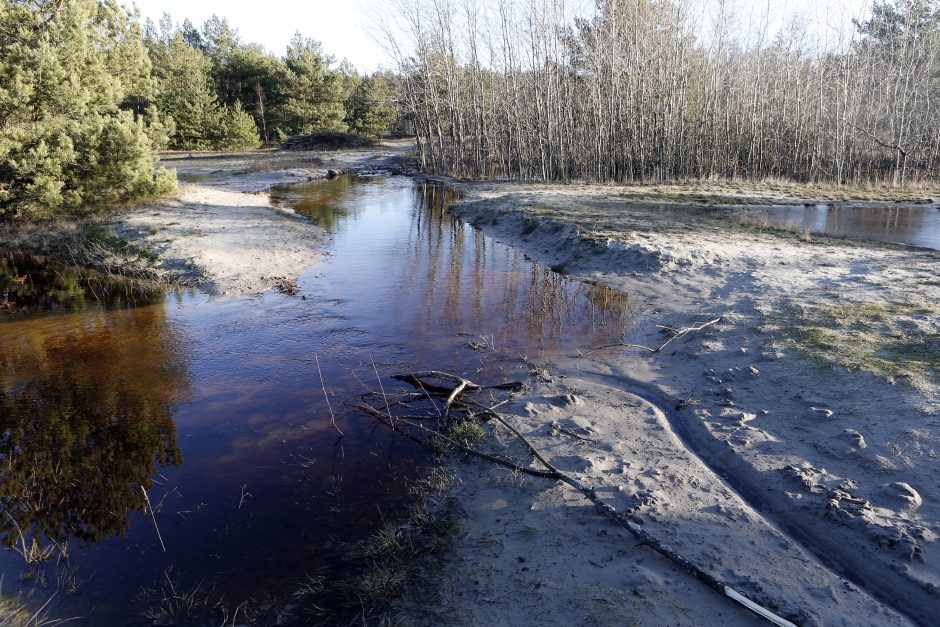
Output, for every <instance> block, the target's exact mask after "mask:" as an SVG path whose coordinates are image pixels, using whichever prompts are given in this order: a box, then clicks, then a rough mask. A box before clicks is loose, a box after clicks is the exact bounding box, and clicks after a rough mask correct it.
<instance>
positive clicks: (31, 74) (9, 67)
mask: <svg viewBox="0 0 940 627" xmlns="http://www.w3.org/2000/svg"><path fill="white" fill-rule="evenodd" d="M152 90H153V83H152V80H151V78H150V62H149V60H148V57H147V51H146V48H145V47H144V46H143V42H142V35H141V32H140V27H139V25H138V24H137V22H136V20H135V19H134V18H133V17H132V16H131V15H129V14H128V13H127V12H126V11H125V10H124V9H122V8H121V7H120V6H119V5H118V4H117V3H116V2H114V1H113V0H101V1H98V0H70V1H69V2H64V3H63V2H45V1H43V0H25V1H17V2H11V1H9V0H6V1H4V2H2V3H0V129H2V130H3V132H2V133H0V215H6V216H12V215H14V214H23V215H26V216H31V217H37V216H42V215H49V214H53V213H58V212H63V211H72V212H74V211H78V210H81V209H85V208H87V207H89V206H90V205H93V204H97V203H99V202H105V203H111V202H120V201H124V200H128V199H131V198H136V197H140V196H145V195H149V194H155V193H161V192H165V191H167V190H169V189H171V188H172V187H173V185H174V184H175V179H174V177H173V176H172V174H170V173H167V172H166V171H164V170H162V169H161V170H158V171H156V172H155V171H154V165H155V156H154V138H158V136H159V135H160V133H161V132H162V129H163V125H162V124H157V125H155V126H151V125H148V124H146V123H145V122H144V120H143V119H142V116H143V115H144V114H145V113H146V108H145V107H139V108H137V109H136V111H137V114H135V113H134V112H131V111H124V112H122V111H121V110H120V108H119V106H120V105H121V104H122V103H127V102H139V103H140V102H145V101H146V100H147V99H148V97H149V96H150V95H151V93H152ZM151 132H153V134H154V136H153V137H151ZM106 151H109V152H110V154H105V152H106ZM102 181H107V193H106V194H105V195H104V196H102V197H99V196H98V195H97V194H98V192H99V191H101V190H102V186H101V184H99V182H102Z"/></svg>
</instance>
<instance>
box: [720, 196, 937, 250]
mask: <svg viewBox="0 0 940 627" xmlns="http://www.w3.org/2000/svg"><path fill="white" fill-rule="evenodd" d="M734 212H735V213H737V214H744V215H751V216H757V217H760V218H763V219H766V220H767V221H769V222H770V223H771V224H775V225H779V226H786V227H789V228H795V229H799V230H802V229H809V230H810V231H812V232H813V233H824V234H826V235H839V236H845V237H853V238H858V239H867V240H874V241H877V242H889V243H893V244H913V245H915V246H923V247H925V248H934V249H937V250H940V205H937V204H931V205H907V204H902V205H899V204H896V203H865V204H858V203H853V204H852V205H841V204H831V205H830V204H819V205H813V206H811V207H804V206H780V207H743V208H740V209H735V210H734Z"/></svg>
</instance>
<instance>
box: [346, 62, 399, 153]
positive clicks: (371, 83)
mask: <svg viewBox="0 0 940 627" xmlns="http://www.w3.org/2000/svg"><path fill="white" fill-rule="evenodd" d="M394 119H395V109H394V107H392V105H391V104H389V102H388V95H387V91H386V90H385V89H383V86H382V85H381V83H380V82H379V81H378V80H377V79H376V78H374V77H372V76H367V77H365V78H363V79H362V80H361V81H359V85H357V86H356V89H355V90H354V91H353V93H352V95H350V97H349V99H348V100H347V101H346V124H347V125H349V130H350V131H352V132H354V133H358V134H360V135H364V136H366V137H371V138H373V139H378V138H380V137H382V136H383V135H385V134H386V133H388V131H389V126H390V125H391V123H392V121H393V120H394Z"/></svg>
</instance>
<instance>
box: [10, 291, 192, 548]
mask: <svg viewBox="0 0 940 627" xmlns="http://www.w3.org/2000/svg"><path fill="white" fill-rule="evenodd" d="M0 343H2V344H3V347H4V350H3V351H2V353H0V510H2V514H0V532H2V533H3V535H4V538H5V541H6V542H7V543H8V544H9V545H12V544H13V543H14V542H15V541H17V539H18V531H17V528H16V527H17V525H18V526H19V527H20V528H21V529H22V530H23V532H24V533H25V534H26V535H27V538H28V537H29V536H30V535H32V536H33V537H36V538H37V539H39V541H40V542H43V541H44V539H45V538H48V539H52V540H55V541H56V542H59V543H62V542H64V541H67V540H69V539H70V538H75V539H79V540H82V541H87V542H93V541H96V540H99V539H102V538H104V537H107V536H109V535H113V534H121V535H123V534H124V533H125V532H126V530H127V529H128V525H129V522H128V520H127V516H126V514H127V513H129V512H131V511H133V510H135V509H138V510H139V509H141V508H142V506H143V503H142V501H143V495H142V493H141V490H140V486H144V487H145V488H147V487H149V486H150V476H151V475H152V474H153V473H154V472H155V471H156V469H157V464H160V465H162V466H175V465H178V464H180V463H181V462H182V457H181V454H180V450H179V448H178V446H177V443H176V430H175V425H174V423H173V417H172V407H173V404H174V403H175V402H176V401H178V400H181V391H183V392H185V390H186V369H185V365H184V363H183V361H182V356H181V354H180V352H179V347H178V346H177V343H178V342H177V341H176V340H175V338H174V337H173V335H172V334H170V333H169V332H168V330H167V329H166V326H165V320H164V310H163V308H162V307H143V308H138V309H128V310H122V311H115V312H110V313H100V312H99V313H86V314H85V315H82V316H79V315H68V316H56V317H42V318H35V319H31V320H19V321H13V322H7V323H4V324H2V325H0ZM11 518H12V519H13V520H15V521H16V523H17V525H14V524H13V522H12V520H11Z"/></svg>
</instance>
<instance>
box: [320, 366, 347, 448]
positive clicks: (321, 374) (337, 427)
mask: <svg viewBox="0 0 940 627" xmlns="http://www.w3.org/2000/svg"><path fill="white" fill-rule="evenodd" d="M313 358H314V359H315V360H316V362H317V373H318V374H319V375H320V387H321V388H323V398H324V399H326V407H327V409H329V410H330V422H331V423H332V424H333V428H334V429H336V431H338V432H339V434H340V436H345V435H346V434H344V433H343V431H342V430H341V429H340V428H339V426H338V425H337V424H336V414H334V413H333V406H332V405H330V395H329V394H327V393H326V384H325V383H324V382H323V371H322V370H320V358H319V357H318V356H317V354H316V353H314V354H313Z"/></svg>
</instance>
